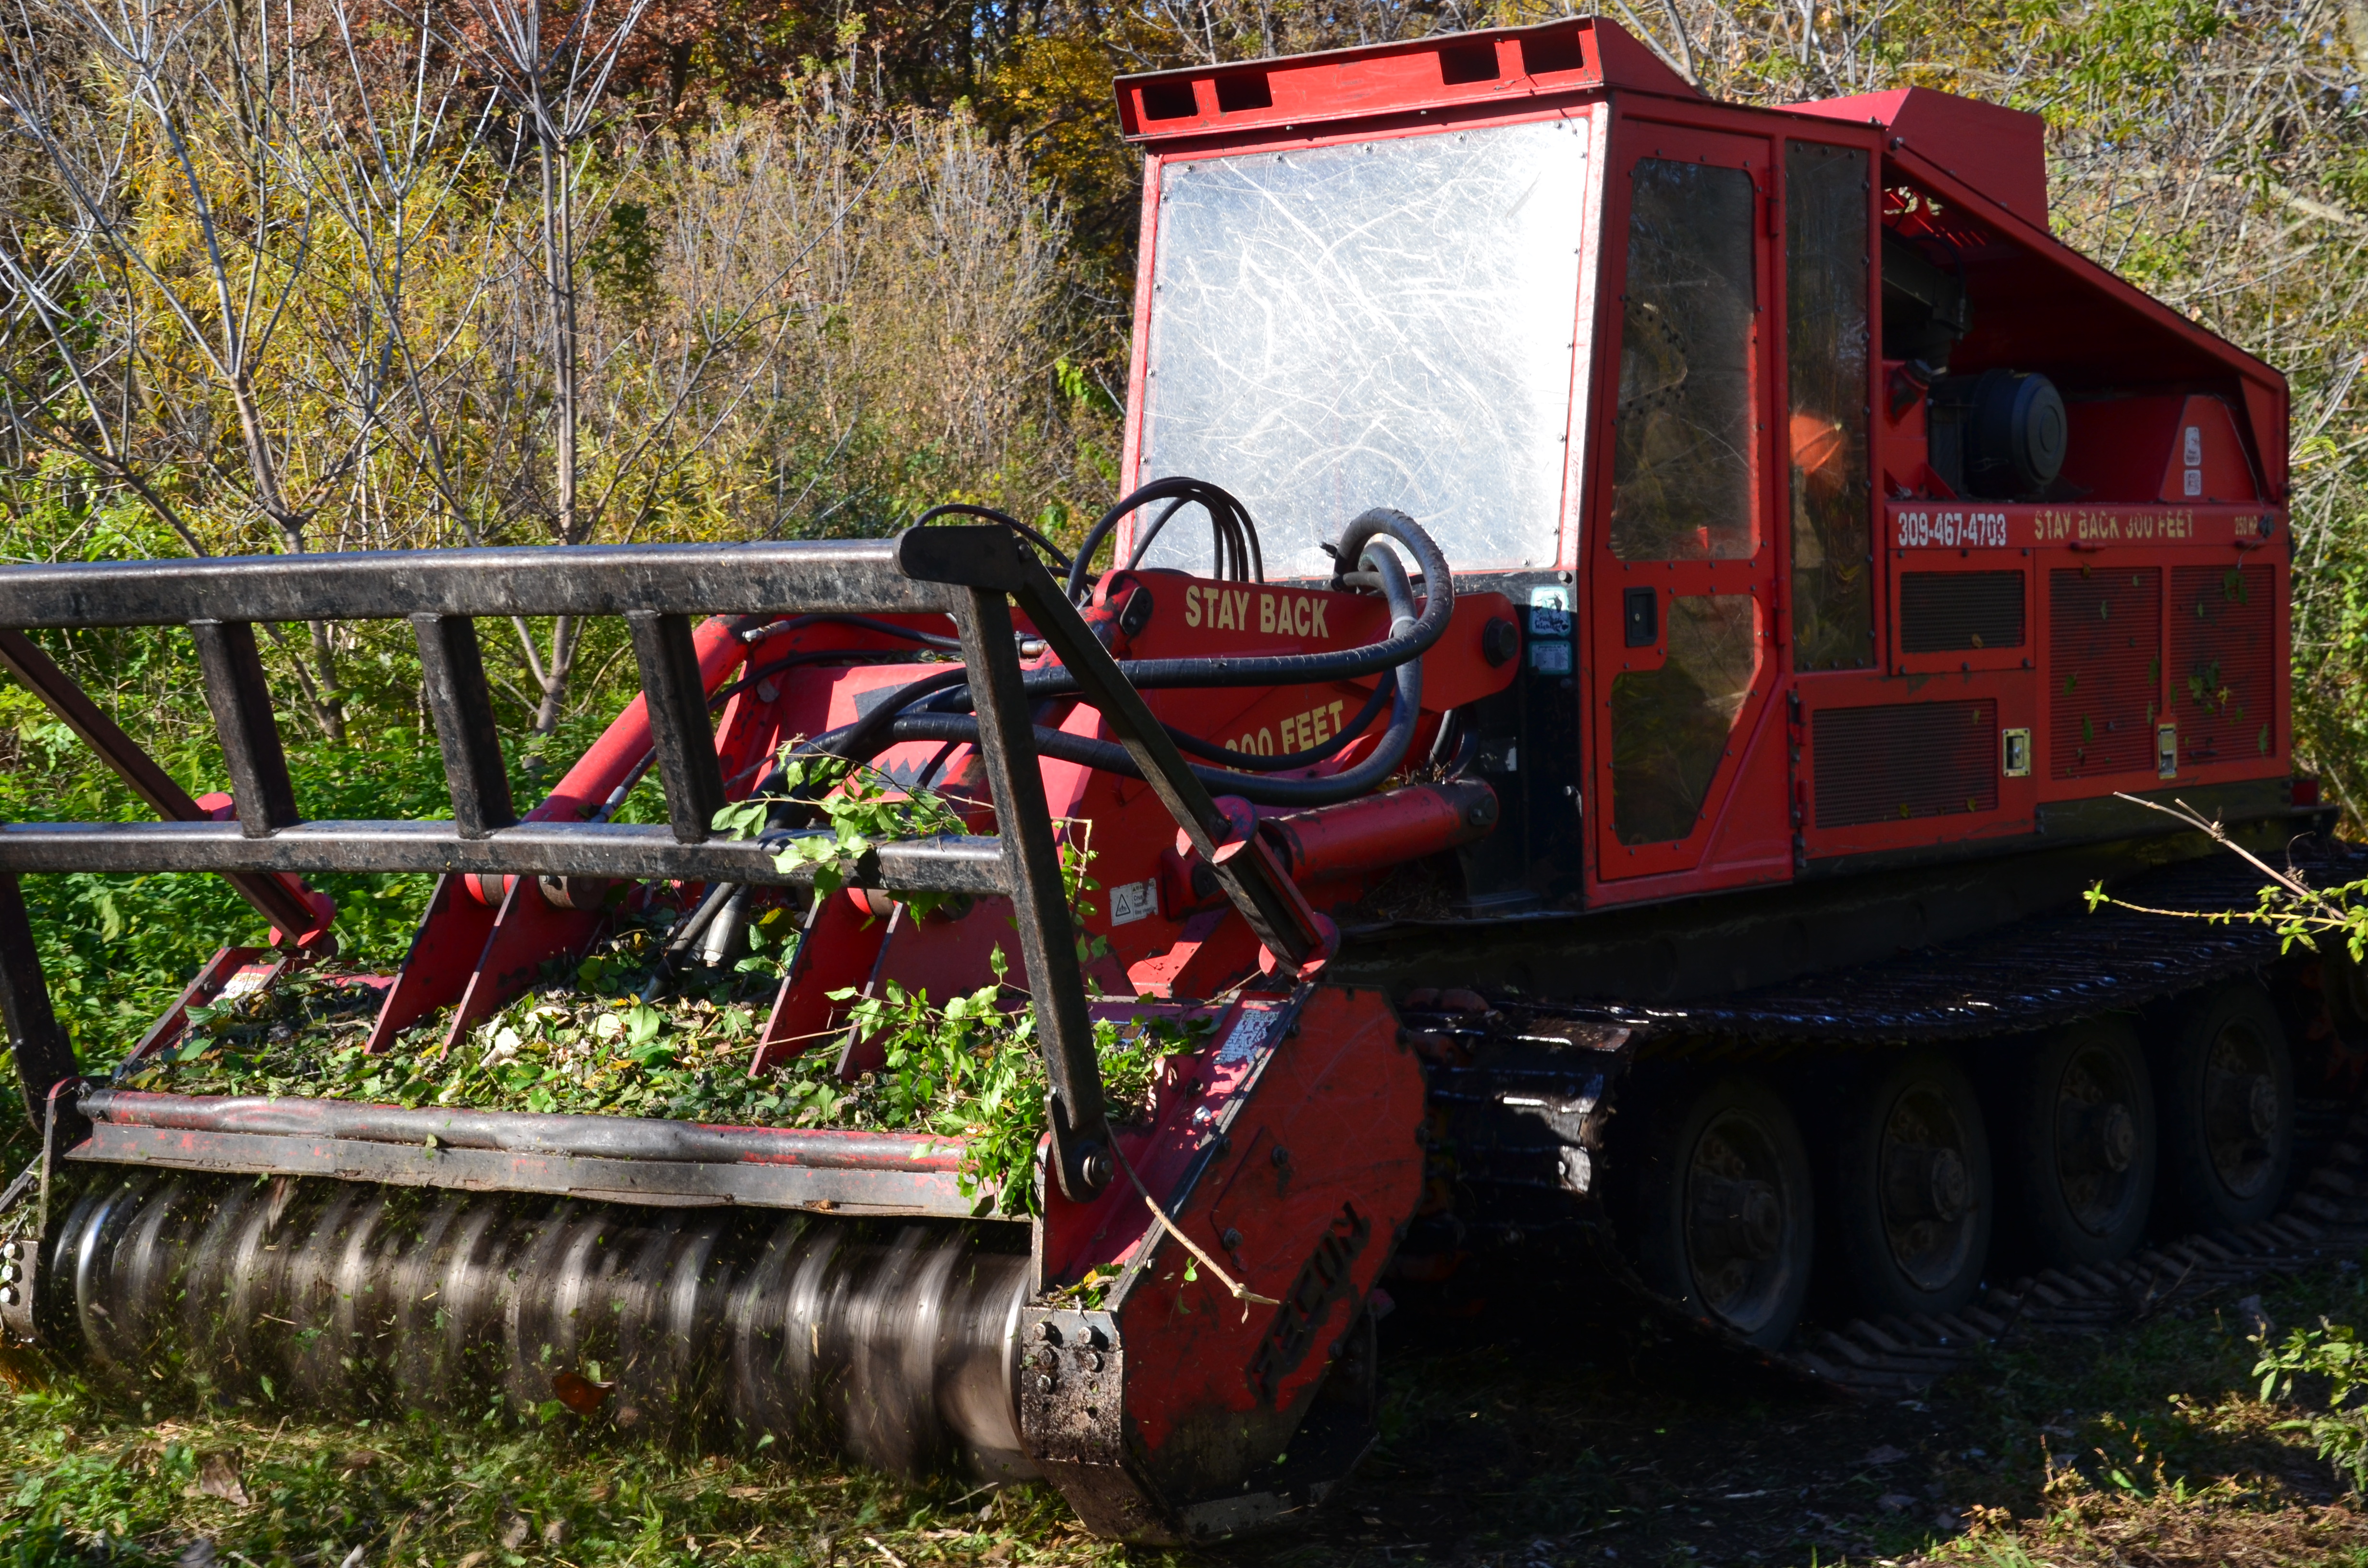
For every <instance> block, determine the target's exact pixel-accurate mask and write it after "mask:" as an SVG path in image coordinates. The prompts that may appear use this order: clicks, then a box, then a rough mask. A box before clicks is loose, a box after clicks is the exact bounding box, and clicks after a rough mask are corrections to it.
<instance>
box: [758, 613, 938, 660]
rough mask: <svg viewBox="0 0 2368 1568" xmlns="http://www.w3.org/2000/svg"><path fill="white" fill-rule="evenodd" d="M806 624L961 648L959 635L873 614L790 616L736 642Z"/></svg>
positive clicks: (766, 638) (762, 639)
mask: <svg viewBox="0 0 2368 1568" xmlns="http://www.w3.org/2000/svg"><path fill="white" fill-rule="evenodd" d="M806 626H856V627H860V628H862V629H863V630H864V631H877V632H879V633H880V634H881V635H882V636H885V637H899V638H902V639H904V640H905V642H921V643H926V644H927V645H928V646H929V647H932V648H936V649H939V650H940V651H942V652H945V653H959V652H960V651H961V649H962V639H961V638H959V637H949V636H947V635H945V634H944V633H943V632H939V631H916V630H915V629H914V628H912V627H910V626H899V625H897V624H896V623H895V622H894V621H893V620H882V619H879V618H878V617H877V616H870V615H798V616H791V618H790V619H787V620H775V621H768V622H767V623H766V624H765V625H763V626H759V627H757V629H756V630H755V631H744V632H742V633H741V634H740V641H741V642H746V643H747V644H748V645H749V646H750V647H752V648H753V647H755V646H756V645H757V643H759V642H768V641H770V640H771V639H773V638H775V637H781V636H786V635H787V634H788V633H790V632H792V631H797V630H798V629H799V628H801V627H806Z"/></svg>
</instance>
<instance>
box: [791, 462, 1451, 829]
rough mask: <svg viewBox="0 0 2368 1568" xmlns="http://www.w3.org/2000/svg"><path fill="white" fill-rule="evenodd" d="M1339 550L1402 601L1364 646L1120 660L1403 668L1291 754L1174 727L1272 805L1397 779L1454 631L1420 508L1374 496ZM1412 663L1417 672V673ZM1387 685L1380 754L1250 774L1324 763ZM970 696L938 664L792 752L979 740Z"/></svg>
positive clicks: (1064, 683) (1443, 567)
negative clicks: (1404, 558)
mask: <svg viewBox="0 0 2368 1568" xmlns="http://www.w3.org/2000/svg"><path fill="white" fill-rule="evenodd" d="M1187 483H1192V484H1197V483H1199V482H1198V481H1168V480H1162V481H1158V482H1156V484H1154V485H1146V486H1144V490H1142V491H1137V492H1136V493H1135V494H1134V495H1133V496H1129V497H1128V498H1127V500H1126V501H1122V502H1121V503H1120V506H1119V508H1117V509H1114V511H1113V514H1111V515H1109V516H1105V517H1104V518H1103V522H1104V523H1109V522H1110V521H1112V520H1113V517H1115V516H1123V515H1124V508H1126V507H1128V506H1130V505H1131V504H1132V505H1141V504H1142V500H1141V499H1139V498H1142V497H1144V492H1146V491H1152V490H1155V489H1156V488H1157V487H1158V486H1159V485H1170V484H1174V485H1182V484H1187ZM1208 488H1210V489H1214V488H1215V487H1214V486H1209V487H1208ZM1163 494H1172V493H1163ZM1220 494H1222V492H1220ZM1147 498H1148V499H1150V500H1157V499H1161V498H1162V496H1161V495H1160V494H1153V495H1150V496H1148V497H1147ZM1096 528H1098V529H1100V528H1102V524H1097V525H1096ZM1104 531H1106V530H1104ZM1382 539H1387V540H1392V541H1394V542H1395V543H1397V544H1400V545H1402V546H1404V547H1405V548H1406V550H1407V551H1408V552H1409V553H1411V554H1412V555H1413V556H1414V558H1415V561H1416V563H1417V565H1418V566H1419V567H1420V568H1421V571H1422V574H1423V587H1424V595H1425V597H1424V603H1423V607H1422V611H1421V613H1420V614H1419V615H1417V614H1416V613H1415V611H1414V593H1413V588H1412V585H1411V584H1410V583H1409V582H1408V581H1407V578H1406V570H1405V568H1404V567H1403V566H1402V565H1401V564H1400V563H1399V562H1398V560H1397V558H1396V556H1395V555H1394V554H1393V553H1392V552H1390V551H1387V550H1372V549H1369V547H1370V546H1371V545H1372V544H1373V542H1374V541H1375V540H1382ZM1096 543H1097V540H1096V539H1095V537H1094V536H1092V535H1088V537H1087V542H1086V544H1085V545H1084V546H1083V547H1081V548H1080V549H1079V551H1078V554H1077V560H1078V561H1080V562H1083V561H1087V560H1090V559H1091V557H1092V553H1093V550H1094V548H1095V545H1096ZM1332 553H1333V558H1334V559H1335V560H1336V561H1338V562H1343V563H1344V564H1349V566H1350V569H1351V570H1352V571H1355V572H1356V573H1357V574H1358V575H1359V577H1360V580H1361V579H1362V578H1363V577H1364V576H1365V575H1366V574H1372V577H1373V578H1374V579H1375V580H1377V581H1378V584H1379V585H1380V586H1381V587H1382V589H1383V597H1385V598H1387V599H1388V601H1389V604H1390V608H1391V610H1392V612H1393V614H1392V619H1391V623H1390V631H1389V635H1388V636H1386V637H1384V638H1383V639H1381V640H1380V641H1379V642H1369V643H1367V644H1366V645H1364V646H1363V647H1361V648H1348V649H1342V650H1340V651H1338V652H1336V653H1281V654H1267V655H1258V656H1251V657H1233V658H1216V659H1130V660H1121V661H1120V662H1119V665H1118V667H1119V670H1120V671H1121V673H1122V674H1124V675H1125V676H1126V677H1127V678H1128V679H1129V680H1130V681H1132V682H1133V684H1134V685H1135V687H1137V689H1174V688H1177V687H1241V686H1287V685H1306V684H1314V683H1315V682H1318V681H1325V680H1340V679H1347V678H1351V677H1354V676H1363V675H1371V674H1373V673H1375V672H1377V671H1382V670H1390V669H1395V671H1396V672H1397V678H1396V679H1395V681H1391V682H1383V683H1382V684H1381V686H1380V687H1377V688H1376V690H1375V691H1374V694H1373V697H1372V699H1370V700H1369V701H1368V702H1367V703H1366V705H1365V707H1364V709H1363V710H1361V711H1360V712H1359V713H1358V715H1357V716H1356V717H1355V719H1353V720H1352V721H1351V722H1350V723H1349V725H1347V726H1344V727H1343V729H1342V731H1341V733H1338V734H1336V735H1333V736H1331V737H1329V738H1328V739H1326V741H1325V742H1324V743H1323V744H1321V745H1317V746H1315V747H1311V748H1309V749H1308V750H1307V751H1304V752H1296V753H1292V754H1289V755H1287V756H1280V757H1267V756H1255V757H1254V756H1247V755H1246V754H1243V753H1240V752H1229V751H1227V750H1226V748H1224V747H1222V746H1219V745H1216V744H1214V743H1212V742H1210V741H1208V740H1205V739H1203V738H1201V737H1200V736H1197V735H1187V734H1185V733H1181V732H1178V730H1176V729H1175V728H1173V727H1172V726H1163V727H1165V728H1167V732H1168V733H1169V735H1170V736H1171V737H1173V738H1174V739H1175V741H1176V743H1177V744H1178V747H1179V748H1181V749H1183V750H1186V751H1189V752H1190V753H1192V754H1193V755H1196V756H1201V757H1204V758H1210V759H1212V760H1215V761H1221V762H1224V763H1227V764H1230V765H1232V766H1231V767H1194V768H1193V773H1194V774H1195V775H1196V776H1197V777H1199V778H1201V781H1202V782H1203V783H1206V784H1209V785H1211V786H1212V787H1213V788H1216V789H1220V790H1224V791H1225V792H1226V793H1229V794H1234V795H1238V796H1241V797H1243V798H1244V799H1247V800H1250V801H1256V802H1258V803H1259V804H1262V805H1320V804H1328V803H1329V802H1331V801H1340V800H1347V799H1349V798H1350V797H1352V796H1354V795H1358V794H1361V793H1363V792H1364V791H1365V790H1368V789H1370V788H1372V786H1373V785H1374V784H1378V783H1379V782H1381V781H1382V780H1383V779H1384V778H1388V777H1389V775H1390V773H1391V772H1392V771H1394V770H1395V768H1396V767H1397V766H1398V764H1399V762H1400V761H1402V760H1403V758H1404V756H1405V754H1406V746H1407V744H1409V743H1410V742H1411V741H1412V739H1413V734H1414V726H1415V724H1416V722H1417V721H1418V719H1419V718H1420V709H1421V696H1422V674H1421V659H1422V655H1423V654H1424V653H1427V652H1428V651H1429V649H1430V647H1431V645H1432V644H1433V643H1435V642H1438V641H1439V639H1440V636H1441V635H1442V634H1444V633H1445V631H1446V630H1447V625H1448V621H1449V620H1450V619H1452V616H1453V615H1454V612H1455V580H1454V576H1453V574H1452V572H1451V570H1450V569H1449V567H1448V564H1447V558H1446V556H1445V555H1444V554H1442V553H1441V552H1440V549H1439V546H1438V545H1437V543H1435V542H1434V541H1433V540H1432V539H1431V537H1430V536H1429V534H1428V533H1425V532H1424V531H1423V530H1422V528H1420V527H1419V526H1417V524H1416V522H1415V521H1414V519H1413V518H1411V517H1407V516H1406V514H1405V513H1403V512H1399V511H1396V510H1395V509H1393V508H1390V507H1386V506H1377V507H1374V508H1373V509H1372V510H1371V511H1368V512H1365V513H1363V514H1361V515H1360V516H1359V517H1357V518H1356V519H1355V520H1354V521H1352V522H1350V523H1349V526H1348V527H1347V528H1344V529H1343V530H1342V531H1341V534H1340V541H1339V543H1338V545H1336V546H1335V547H1334V548H1333V552H1332ZM1076 580H1077V577H1076V574H1074V573H1073V574H1072V578H1071V581H1072V582H1073V583H1074V582H1076ZM1409 673H1410V674H1411V676H1412V678H1411V681H1410V682H1409V680H1408V676H1409ZM1021 682H1022V687H1023V688H1024V689H1025V690H1026V692H1027V694H1028V696H1029V697H1030V699H1032V700H1035V701H1042V700H1044V699H1051V698H1056V697H1064V696H1075V695H1076V694H1077V691H1078V687H1077V682H1076V677H1075V676H1072V675H1070V674H1069V672H1068V671H1066V670H1064V669H1052V670H1038V671H1030V672H1028V673H1026V674H1024V675H1023V676H1021ZM1384 693H1387V694H1389V699H1390V702H1391V715H1390V726H1389V728H1388V729H1387V730H1386V731H1384V732H1383V737H1382V742H1381V744H1380V745H1379V746H1378V747H1377V748H1376V750H1375V751H1374V753H1373V755H1372V756H1371V757H1368V758H1367V759H1366V760H1365V761H1364V762H1362V763H1360V764H1359V765H1358V766H1357V767H1353V768H1351V769H1349V771H1347V772H1345V773H1339V774H1335V775H1332V776H1329V777H1327V778H1257V777H1246V775H1257V774H1261V773H1268V772H1279V771H1286V770H1290V769H1294V768H1299V767H1313V766H1315V764H1316V763H1319V762H1322V761H1325V760H1326V759H1327V758H1329V757H1331V756H1337V755H1338V753H1339V752H1340V751H1341V750H1342V749H1344V748H1346V747H1347V746H1348V745H1349V743H1350V742H1351V741H1353V740H1355V739H1357V738H1358V736H1360V735H1361V734H1362V733H1364V732H1365V730H1366V729H1367V728H1368V727H1370V725H1371V724H1372V720H1373V716H1374V715H1375V714H1377V713H1378V711H1379V710H1380V706H1381V704H1382V702H1383V699H1384ZM969 697H970V694H969V683H968V679H967V675H966V672H965V671H964V670H963V669H962V668H961V667H960V666H955V667H951V668H948V669H943V670H939V671H936V672H933V673H932V674H930V675H928V676H923V677H922V678H921V679H919V680H916V681H914V682H912V683H911V684H910V685H907V686H905V687H900V688H898V689H897V690H896V691H894V692H892V693H890V694H889V695H888V696H887V697H886V698H885V699H882V702H881V703H880V705H879V706H878V707H877V708H874V709H873V710H871V712H870V713H868V714H866V715H865V716H864V717H862V718H861V719H859V720H857V721H856V722H854V723H852V724H849V725H847V726H845V727H844V728H842V729H837V730H833V731H830V732H827V733H824V734H820V735H815V736H814V737H812V738H810V739H808V740H806V741H805V742H803V743H802V744H800V745H799V746H798V747H797V750H796V752H795V753H794V754H792V755H795V756H822V755H827V756H838V757H845V758H848V759H849V760H850V761H855V762H863V761H868V760H869V759H870V758H871V757H873V756H877V755H878V754H879V753H880V752H882V751H883V750H885V749H887V747H888V746H890V745H891V744H895V743H896V742H899V741H912V740H935V741H941V742H951V743H969V744H975V743H976V742H977V739H978V723H977V721H976V720H975V719H973V718H972V717H971V716H970V715H969V714H968V713H967V712H966V711H963V710H966V709H968V708H969V706H970V700H969ZM924 701H927V702H928V707H927V709H926V710H923V711H920V712H916V711H914V710H915V708H916V706H917V705H919V704H921V703H923V702H924ZM1036 737H1037V744H1038V749H1039V750H1040V751H1042V753H1043V754H1044V755H1045V756H1052V757H1056V758H1058V759H1060V760H1062V761H1064V762H1076V763H1080V764H1082V765H1084V766H1086V767H1098V768H1105V769H1108V770H1110V771H1113V772H1116V773H1119V774H1121V776H1123V777H1126V778H1140V777H1141V776H1142V775H1141V773H1140V771H1139V770H1138V769H1137V768H1136V767H1135V765H1134V759H1133V757H1132V756H1129V755H1128V753H1127V751H1126V749H1125V748H1124V747H1123V746H1121V745H1118V744H1114V743H1112V742H1109V741H1097V740H1093V739H1091V738H1089V737H1086V736H1080V735H1072V734H1069V733H1065V732H1063V731H1057V730H1052V729H1048V728H1045V727H1043V726H1041V725H1040V726H1038V727H1037V730H1036ZM1212 754H1213V756H1212ZM1236 768H1237V769H1238V771H1236V770H1235V769H1236ZM778 787H779V786H778V780H777V776H776V777H768V778H767V779H765V780H764V781H763V782H762V783H760V784H759V785H758V786H757V791H758V792H759V793H769V792H770V791H771V790H774V789H776V788H778Z"/></svg>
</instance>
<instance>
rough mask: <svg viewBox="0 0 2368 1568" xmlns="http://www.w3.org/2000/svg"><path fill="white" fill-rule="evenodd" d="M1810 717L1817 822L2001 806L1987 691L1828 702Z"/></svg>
mask: <svg viewBox="0 0 2368 1568" xmlns="http://www.w3.org/2000/svg"><path fill="white" fill-rule="evenodd" d="M1810 738H1811V742H1812V744H1814V746H1815V747H1816V790H1817V825H1818V826H1819V827H1821V828H1827V827H1856V826H1859V825H1861V824H1865V823H1876V822H1906V821H1911V820H1913V819H1915V818H1917V817H1940V816H1962V815H1964V814H1965V813H1967V812H1994V811H1996V810H1998V704H1997V703H1996V702H1994V701H1992V700H1990V699H1987V698H1984V699H1980V700H1978V701H1972V702H1899V703H1887V704H1884V705H1882V706H1879V707H1873V708H1825V709H1820V710H1817V713H1816V717H1815V718H1814V720H1812V728H1811V733H1810Z"/></svg>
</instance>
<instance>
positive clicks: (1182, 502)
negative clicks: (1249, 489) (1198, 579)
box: [1068, 475, 1266, 603]
mask: <svg viewBox="0 0 2368 1568" xmlns="http://www.w3.org/2000/svg"><path fill="white" fill-rule="evenodd" d="M1154 501H1166V502H1167V503H1168V505H1167V507H1166V508H1165V509H1164V510H1162V511H1161V512H1160V514H1159V516H1158V517H1156V518H1154V519H1153V520H1152V523H1151V526H1150V527H1149V528H1145V529H1144V533H1143V537H1142V538H1141V539H1139V540H1135V542H1134V554H1133V558H1132V559H1130V560H1129V561H1128V562H1127V564H1128V565H1129V566H1130V567H1132V566H1133V565H1134V563H1135V562H1138V561H1141V560H1142V559H1143V552H1144V551H1146V550H1148V549H1150V548H1151V541H1152V540H1155V539H1156V538H1158V537H1159V530H1160V529H1162V528H1166V527H1167V519H1168V518H1170V517H1174V516H1175V515H1176V514H1177V512H1178V510H1179V509H1181V508H1183V507H1185V506H1191V505H1193V504H1194V503H1196V502H1197V503H1198V504H1199V505H1200V507H1201V510H1202V511H1204V512H1206V513H1207V514H1208V515H1209V528H1210V530H1211V532H1212V534H1213V535H1214V536H1215V545H1216V552H1217V562H1216V573H1215V575H1217V576H1218V577H1220V578H1224V579H1229V580H1231V581H1234V582H1250V581H1255V582H1260V583H1263V582H1265V581H1266V562H1265V559H1264V557H1262V556H1261V555H1260V554H1259V552H1258V525H1257V524H1256V523H1254V522H1252V521H1250V514H1249V508H1248V507H1247V506H1243V505H1242V504H1241V502H1240V501H1238V500H1236V499H1235V497H1234V495H1233V494H1232V493H1231V492H1229V491H1226V490H1223V489H1220V488H1219V487H1218V486H1216V485H1214V484H1212V483H1209V482H1208V481H1207V480H1205V479H1187V478H1185V477H1183V476H1181V475H1178V476H1175V477H1172V478H1168V479H1155V480H1153V481H1152V482H1151V483H1148V484H1146V485H1144V486H1143V487H1142V488H1141V489H1138V490H1136V491H1133V493H1131V494H1127V495H1124V496H1122V497H1121V498H1120V500H1119V503H1118V505H1116V506H1112V507H1111V508H1110V510H1109V511H1107V512H1104V513H1103V514H1102V515H1101V517H1100V519H1099V521H1097V522H1096V523H1095V524H1094V526H1093V527H1092V528H1088V529H1087V530H1086V541H1085V543H1083V544H1081V545H1079V546H1078V547H1077V558H1076V560H1075V561H1073V562H1070V563H1069V568H1068V571H1069V582H1068V589H1069V598H1070V601H1071V602H1072V603H1083V602H1084V600H1085V598H1086V596H1087V582H1086V574H1087V572H1088V571H1089V570H1090V569H1091V567H1092V565H1093V561H1094V552H1095V551H1098V550H1099V549H1101V547H1102V540H1106V539H1108V538H1109V537H1110V530H1111V529H1112V528H1116V527H1118V526H1119V524H1120V523H1121V522H1122V521H1124V520H1125V518H1126V516H1127V514H1128V513H1130V512H1133V511H1135V510H1137V509H1138V508H1141V507H1144V506H1149V505H1151V503H1153V502H1154Z"/></svg>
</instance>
